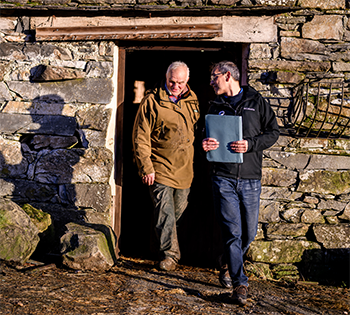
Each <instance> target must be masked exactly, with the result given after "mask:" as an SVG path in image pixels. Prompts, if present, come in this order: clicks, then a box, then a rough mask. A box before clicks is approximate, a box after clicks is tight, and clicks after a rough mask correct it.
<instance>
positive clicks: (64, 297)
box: [0, 257, 350, 315]
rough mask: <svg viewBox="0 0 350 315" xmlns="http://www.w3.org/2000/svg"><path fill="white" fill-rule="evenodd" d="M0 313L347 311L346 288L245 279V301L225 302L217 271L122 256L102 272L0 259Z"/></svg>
mask: <svg viewBox="0 0 350 315" xmlns="http://www.w3.org/2000/svg"><path fill="white" fill-rule="evenodd" d="M0 283H1V285H0V314H33V315H34V314H35V315H37V314H40V315H43V314H44V315H48V314H55V315H61V314H62V315H63V314H65V315H67V314H96V315H102V314H109V315H112V314H130V315H136V314H160V315H163V314H181V315H185V314H186V315H192V314H210V315H213V314H273V315H277V314H323V315H325V314H350V294H349V289H347V288H338V287H329V286H321V285H318V284H314V283H306V282H298V283H283V282H271V281H263V280H258V279H255V280H254V279H251V280H250V287H249V294H248V304H247V305H246V306H244V307H241V306H237V305H235V304H232V303H231V302H230V290H228V289H223V288H222V287H221V286H220V284H219V281H218V271H217V270H213V269H203V268H196V267H189V266H181V265H180V266H179V267H178V268H177V270H176V271H174V272H163V271H159V270H158V268H157V263H156V262H154V261H145V260H141V259H132V258H127V257H121V258H120V259H119V261H118V263H117V264H116V266H114V267H113V268H112V269H111V270H109V271H107V272H100V273H97V272H84V271H74V270H67V269H65V268H62V267H57V266H56V265H55V264H48V265H41V264H37V263H35V262H30V263H27V264H26V265H25V266H21V267H19V266H11V265H8V264H5V263H4V262H0Z"/></svg>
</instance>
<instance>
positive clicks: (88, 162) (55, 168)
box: [35, 148, 113, 184]
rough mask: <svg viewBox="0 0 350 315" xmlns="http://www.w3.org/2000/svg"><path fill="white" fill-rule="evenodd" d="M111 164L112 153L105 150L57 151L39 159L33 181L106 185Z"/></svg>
mask: <svg viewBox="0 0 350 315" xmlns="http://www.w3.org/2000/svg"><path fill="white" fill-rule="evenodd" d="M112 164H113V160H112V152H111V151H109V150H107V149H103V148H99V149H87V150H81V149H71V150H65V149H57V150H54V151H51V152H49V153H48V154H46V155H44V156H42V157H41V158H40V160H39V161H38V163H37V165H36V168H35V180H37V181H38V182H40V183H44V184H69V183H72V184H74V183H106V182H108V181H109V177H110V173H111V169H112Z"/></svg>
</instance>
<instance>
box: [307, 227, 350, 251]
mask: <svg viewBox="0 0 350 315" xmlns="http://www.w3.org/2000/svg"><path fill="white" fill-rule="evenodd" d="M313 232H314V234H315V237H316V240H317V242H319V243H320V244H322V246H323V247H324V248H327V249H339V248H344V249H348V248H350V237H349V235H350V224H347V223H343V224H338V225H328V224H317V225H315V226H314V227H313Z"/></svg>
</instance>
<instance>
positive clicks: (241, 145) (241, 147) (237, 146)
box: [230, 140, 248, 153]
mask: <svg viewBox="0 0 350 315" xmlns="http://www.w3.org/2000/svg"><path fill="white" fill-rule="evenodd" d="M230 148H231V150H232V151H234V152H237V153H246V152H247V151H248V141H247V140H239V141H233V142H231V144H230Z"/></svg>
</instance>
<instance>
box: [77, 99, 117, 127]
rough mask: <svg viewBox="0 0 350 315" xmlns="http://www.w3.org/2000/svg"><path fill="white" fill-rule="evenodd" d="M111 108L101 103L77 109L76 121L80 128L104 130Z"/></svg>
mask: <svg viewBox="0 0 350 315" xmlns="http://www.w3.org/2000/svg"><path fill="white" fill-rule="evenodd" d="M111 113H112V109H110V108H106V107H105V106H103V105H96V106H90V107H89V108H86V109H81V110H78V111H77V113H76V118H77V122H78V124H79V127H80V128H81V129H91V130H97V131H106V130H107V128H108V123H109V121H110V118H111Z"/></svg>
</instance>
